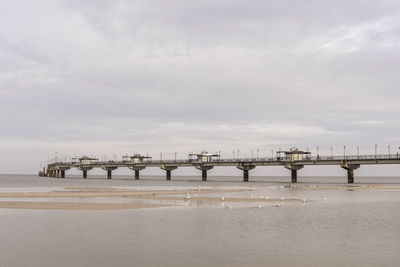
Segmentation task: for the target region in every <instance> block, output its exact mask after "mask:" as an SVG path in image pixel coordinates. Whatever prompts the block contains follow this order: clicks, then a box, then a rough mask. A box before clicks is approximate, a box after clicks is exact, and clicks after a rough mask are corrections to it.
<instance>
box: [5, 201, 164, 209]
mask: <svg viewBox="0 0 400 267" xmlns="http://www.w3.org/2000/svg"><path fill="white" fill-rule="evenodd" d="M169 206H171V205H165V204H153V203H88V202H33V201H31V202H27V201H0V208H3V209H34V210H37V209H40V210H132V209H143V208H159V207H169Z"/></svg>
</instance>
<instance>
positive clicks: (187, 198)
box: [185, 193, 327, 209]
mask: <svg viewBox="0 0 400 267" xmlns="http://www.w3.org/2000/svg"><path fill="white" fill-rule="evenodd" d="M194 196H195V197H198V194H195V195H194ZM190 198H191V196H190V194H189V193H186V196H185V200H187V201H190ZM250 198H251V199H254V195H253V194H251V195H250ZM260 199H263V200H268V199H269V197H268V196H263V195H262V196H260ZM280 200H282V201H285V197H281V198H280ZM326 200H327V198H326V197H324V198H323V201H326ZM221 201H222V202H224V201H225V197H224V196H223V197H221ZM302 201H303V203H306V202H307V199H305V198H303V199H302ZM281 206H282V204H281V203H274V204H272V207H281ZM224 207H225V209H232V205H228V204H226V205H225V204H224ZM257 208H259V209H261V208H263V206H262V205H261V204H259V205H258V206H257Z"/></svg>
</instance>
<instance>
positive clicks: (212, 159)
mask: <svg viewBox="0 0 400 267" xmlns="http://www.w3.org/2000/svg"><path fill="white" fill-rule="evenodd" d="M378 164H381V165H383V164H400V156H399V154H386V155H349V156H346V155H343V156H320V155H317V156H311V153H310V152H304V151H299V150H297V149H291V150H289V151H278V152H277V154H276V157H271V158H237V159H234V158H232V159H223V158H221V157H220V155H219V154H209V153H207V152H201V153H199V154H189V158H188V159H185V160H176V159H175V160H162V159H160V160H153V159H152V158H151V157H145V156H142V155H140V154H135V155H133V156H124V157H123V158H122V160H120V161H114V160H109V161H99V160H98V159H96V158H90V157H86V156H83V157H80V158H73V159H72V160H71V161H58V160H55V161H54V162H52V163H49V164H48V165H47V169H46V167H45V168H44V169H43V170H41V171H40V172H39V175H40V176H48V177H57V178H65V177H66V176H65V173H66V171H67V170H69V169H71V168H76V169H78V170H80V171H82V178H83V179H86V178H87V176H88V171H90V170H92V169H93V168H101V169H103V170H105V171H106V172H107V178H108V179H111V178H112V172H113V171H114V170H116V169H117V168H129V169H131V170H133V171H134V179H136V180H138V179H139V178H140V171H141V170H144V169H145V168H151V167H157V168H161V169H162V170H164V171H165V173H166V180H171V179H172V171H173V170H176V169H177V168H181V167H194V168H196V169H198V170H200V171H201V179H202V181H207V172H208V171H209V170H211V169H213V168H214V167H218V166H234V167H236V168H238V169H239V170H241V171H242V172H243V181H244V182H247V181H249V177H250V171H251V170H253V169H254V168H256V167H263V166H266V167H267V166H282V167H284V168H286V169H288V170H289V171H290V174H291V182H292V183H296V182H297V180H298V177H297V172H298V171H299V170H301V169H302V168H304V167H305V166H322V165H337V166H339V167H341V168H343V169H345V170H347V181H348V183H349V184H351V183H354V180H355V178H354V171H355V170H357V169H358V168H360V167H361V166H362V165H378Z"/></svg>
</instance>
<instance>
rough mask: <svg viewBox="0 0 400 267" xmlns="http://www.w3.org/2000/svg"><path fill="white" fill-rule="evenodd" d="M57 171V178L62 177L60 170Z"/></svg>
mask: <svg viewBox="0 0 400 267" xmlns="http://www.w3.org/2000/svg"><path fill="white" fill-rule="evenodd" d="M56 172H57V174H56V176H57V178H60V170H57V171H56Z"/></svg>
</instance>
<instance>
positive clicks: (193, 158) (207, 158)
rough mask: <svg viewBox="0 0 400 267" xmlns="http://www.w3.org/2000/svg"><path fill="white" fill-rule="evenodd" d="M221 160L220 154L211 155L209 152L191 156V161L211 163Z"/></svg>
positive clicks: (191, 154)
mask: <svg viewBox="0 0 400 267" xmlns="http://www.w3.org/2000/svg"><path fill="white" fill-rule="evenodd" d="M219 158H220V155H219V154H209V153H208V152H207V151H201V153H200V154H194V153H190V154H189V161H200V162H210V161H213V160H215V159H219Z"/></svg>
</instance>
